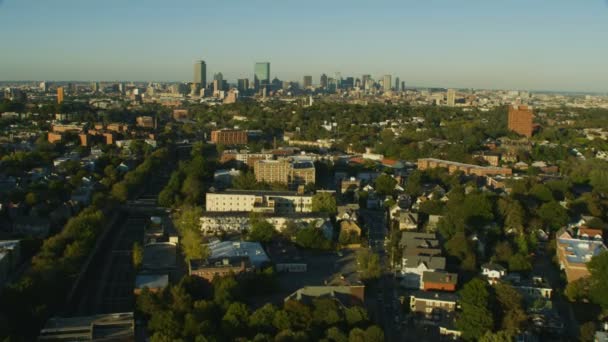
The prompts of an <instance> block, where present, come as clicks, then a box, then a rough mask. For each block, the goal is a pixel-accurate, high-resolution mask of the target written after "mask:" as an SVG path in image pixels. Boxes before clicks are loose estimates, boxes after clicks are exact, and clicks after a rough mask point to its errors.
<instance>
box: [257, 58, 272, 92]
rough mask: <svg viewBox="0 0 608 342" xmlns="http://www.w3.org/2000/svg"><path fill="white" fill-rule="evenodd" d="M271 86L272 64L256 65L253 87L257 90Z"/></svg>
mask: <svg viewBox="0 0 608 342" xmlns="http://www.w3.org/2000/svg"><path fill="white" fill-rule="evenodd" d="M269 84H270V63H269V62H259V63H255V67H254V70H253V85H254V87H255V89H256V90H258V89H260V87H266V86H268V85H269Z"/></svg>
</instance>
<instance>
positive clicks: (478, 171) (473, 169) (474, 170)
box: [418, 158, 513, 176]
mask: <svg viewBox="0 0 608 342" xmlns="http://www.w3.org/2000/svg"><path fill="white" fill-rule="evenodd" d="M434 168H445V169H448V171H449V172H450V173H454V172H457V171H462V172H463V173H464V174H465V175H476V176H491V175H503V176H510V175H511V174H512V173H513V171H512V170H511V169H509V168H504V167H495V166H479V165H473V164H464V163H458V162H454V161H450V160H441V159H435V158H421V159H418V170H421V171H424V170H427V169H434Z"/></svg>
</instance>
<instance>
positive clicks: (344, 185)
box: [340, 177, 361, 195]
mask: <svg viewBox="0 0 608 342" xmlns="http://www.w3.org/2000/svg"><path fill="white" fill-rule="evenodd" d="M360 188H361V180H359V179H357V178H355V177H350V178H349V179H342V180H341V181H340V194H342V195H344V194H347V193H355V192H357V191H358V190H359V189H360Z"/></svg>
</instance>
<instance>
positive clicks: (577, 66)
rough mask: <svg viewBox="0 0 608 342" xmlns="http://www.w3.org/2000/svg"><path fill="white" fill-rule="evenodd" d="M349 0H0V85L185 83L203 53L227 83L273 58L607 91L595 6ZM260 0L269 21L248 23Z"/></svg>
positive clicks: (507, 85)
mask: <svg viewBox="0 0 608 342" xmlns="http://www.w3.org/2000/svg"><path fill="white" fill-rule="evenodd" d="M345 4H346V2H343V1H336V2H332V3H325V2H317V1H313V2H311V3H307V4H275V3H271V2H267V1H262V2H261V3H256V4H251V3H248V2H238V1H237V2H231V3H213V4H200V3H198V2H194V1H179V2H178V4H176V5H171V6H170V5H167V4H165V3H163V2H160V1H155V0H151V1H149V2H147V3H146V5H147V7H143V8H142V7H141V6H138V5H137V4H133V3H123V2H119V1H114V0H111V1H108V2H104V3H103V4H101V3H82V2H79V1H74V0H57V1H54V2H53V3H52V4H51V3H40V2H37V1H33V0H21V1H15V0H6V1H4V2H3V3H1V5H0V6H1V7H0V29H2V30H3V32H7V33H8V34H9V35H10V37H11V39H8V40H7V41H6V42H5V46H4V49H3V50H4V51H3V52H4V53H3V55H2V56H0V80H2V81H10V80H56V81H68V80H72V81H90V80H100V81H113V80H134V81H159V82H164V81H189V80H191V79H192V64H193V62H194V61H196V60H199V59H203V60H205V61H206V62H207V73H208V75H213V74H214V73H217V72H222V73H223V75H224V79H227V80H230V82H231V83H236V80H237V79H239V78H249V79H250V81H252V80H253V72H252V67H251V66H252V65H254V63H255V62H257V61H269V62H271V63H272V70H271V74H270V78H271V79H273V78H274V77H278V78H279V79H283V80H296V81H301V80H302V77H303V76H304V75H313V84H318V82H319V77H320V75H321V74H323V73H325V74H327V75H334V74H335V73H336V72H339V73H341V74H342V75H352V76H355V77H361V75H363V74H372V75H374V76H373V77H374V78H375V79H378V78H379V77H380V76H382V75H385V74H391V75H393V77H395V76H398V77H400V79H401V80H403V81H405V83H406V85H408V86H410V85H411V86H419V87H445V88H476V89H526V90H548V91H579V92H600V93H605V92H606V91H608V89H607V87H608V86H607V85H606V82H605V80H606V79H608V68H606V67H605V62H604V61H603V59H604V58H605V56H606V55H608V47H606V46H605V44H600V43H598V42H601V41H602V39H604V34H605V32H606V30H607V29H608V20H606V15H608V6H606V2H605V1H599V0H598V1H590V2H586V3H584V4H583V3H573V2H569V1H547V0H542V1H536V2H535V3H533V4H529V2H525V1H522V0H517V1H512V2H509V3H508V4H506V3H500V4H496V3H492V4H488V3H485V2H479V1H458V2H447V1H435V2H433V4H426V3H419V2H412V1H405V2H394V1H381V2H378V3H374V4H370V3H366V2H348V5H349V6H344V5H345ZM265 8H272V10H273V11H272V13H273V16H272V18H268V19H266V20H262V19H258V18H257V17H256V15H258V14H261V13H263V12H264V9H265ZM430 9H432V11H430ZM203 10H205V11H208V12H212V13H213V14H214V15H213V16H212V17H210V18H209V19H208V20H206V21H205V24H202V23H201V24H198V23H197V21H196V20H188V19H189V18H193V17H195V16H197V15H199V14H200V12H201V11H203ZM429 13H432V14H429ZM252 18H254V19H252ZM304 18H314V22H315V25H311V21H310V20H308V19H306V20H304ZM34 19H36V20H34ZM226 20H229V22H230V23H231V24H230V25H223V26H220V27H221V29H219V30H206V29H205V28H206V27H214V25H215V24H216V23H217V24H219V23H224V22H225V21H226ZM159 22H164V23H168V24H169V25H165V24H163V25H160V24H159ZM234 23H236V24H234ZM216 26H217V25H216ZM313 26H314V27H313ZM49 28H52V29H49ZM378 51H383V53H382V54H378V53H377V52H378ZM41 56H44V59H41V58H40V57H41Z"/></svg>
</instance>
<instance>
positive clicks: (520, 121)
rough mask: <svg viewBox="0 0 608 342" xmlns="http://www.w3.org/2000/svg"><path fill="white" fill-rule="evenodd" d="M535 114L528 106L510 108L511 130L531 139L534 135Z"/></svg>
mask: <svg viewBox="0 0 608 342" xmlns="http://www.w3.org/2000/svg"><path fill="white" fill-rule="evenodd" d="M533 119H534V114H533V113H532V109H530V108H528V106H523V105H522V106H509V120H508V127H509V130H511V131H513V132H515V133H518V134H521V135H525V136H526V137H528V138H530V137H531V136H532V134H533V133H534V123H533Z"/></svg>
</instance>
